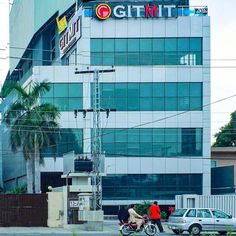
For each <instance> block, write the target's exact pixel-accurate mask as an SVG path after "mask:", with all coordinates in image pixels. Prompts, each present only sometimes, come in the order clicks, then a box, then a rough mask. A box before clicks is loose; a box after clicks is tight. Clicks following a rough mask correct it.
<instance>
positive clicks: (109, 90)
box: [102, 83, 115, 97]
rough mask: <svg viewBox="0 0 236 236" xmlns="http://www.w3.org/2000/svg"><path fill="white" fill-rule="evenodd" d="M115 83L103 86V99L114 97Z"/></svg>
mask: <svg viewBox="0 0 236 236" xmlns="http://www.w3.org/2000/svg"><path fill="white" fill-rule="evenodd" d="M114 95H115V94H114V83H103V84H102V96H103V97H114Z"/></svg>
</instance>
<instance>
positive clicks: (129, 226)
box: [120, 217, 157, 236]
mask: <svg viewBox="0 0 236 236" xmlns="http://www.w3.org/2000/svg"><path fill="white" fill-rule="evenodd" d="M143 231H144V232H145V234H146V235H148V236H153V235H155V234H156V232H157V228H156V226H155V225H154V224H152V223H149V222H148V218H146V217H144V218H143V223H142V225H141V227H140V231H139V232H143ZM120 232H121V234H122V235H123V236H128V235H130V234H132V233H136V232H137V224H135V223H125V222H120Z"/></svg>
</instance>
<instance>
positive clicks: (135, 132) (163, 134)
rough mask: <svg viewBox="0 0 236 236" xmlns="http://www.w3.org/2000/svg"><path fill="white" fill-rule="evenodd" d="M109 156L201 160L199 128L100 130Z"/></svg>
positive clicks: (200, 133) (200, 130)
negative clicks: (192, 157) (179, 157)
mask: <svg viewBox="0 0 236 236" xmlns="http://www.w3.org/2000/svg"><path fill="white" fill-rule="evenodd" d="M102 148H103V149H102V150H103V151H105V152H106V154H107V155H108V156H111V157H112V156H113V155H118V154H119V155H123V156H126V155H128V156H130V157H132V156H141V157H147V156H157V157H161V156H162V157H172V156H174V157H178V156H202V129H201V128H165V129H164V128H153V129H147V128H140V129H103V130H102Z"/></svg>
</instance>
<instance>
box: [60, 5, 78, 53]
mask: <svg viewBox="0 0 236 236" xmlns="http://www.w3.org/2000/svg"><path fill="white" fill-rule="evenodd" d="M81 15H82V10H79V11H77V13H76V14H75V15H74V16H73V17H72V19H71V20H70V21H69V23H68V25H67V28H66V30H65V32H64V33H63V34H62V35H61V37H60V41H59V47H60V57H63V56H64V55H65V53H66V52H68V50H69V49H70V48H71V47H72V46H73V45H74V44H75V43H76V42H77V41H78V40H79V39H80V37H81Z"/></svg>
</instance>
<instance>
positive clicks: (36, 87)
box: [29, 80, 51, 99]
mask: <svg viewBox="0 0 236 236" xmlns="http://www.w3.org/2000/svg"><path fill="white" fill-rule="evenodd" d="M50 88H51V85H50V83H49V82H47V81H46V80H44V81H43V82H41V83H38V82H34V83H33V85H32V90H31V91H30V93H29V96H30V97H34V98H36V99H38V98H39V97H40V95H43V94H45V93H46V92H48V91H49V90H50Z"/></svg>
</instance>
